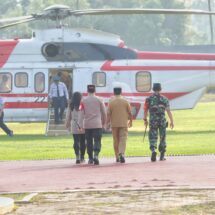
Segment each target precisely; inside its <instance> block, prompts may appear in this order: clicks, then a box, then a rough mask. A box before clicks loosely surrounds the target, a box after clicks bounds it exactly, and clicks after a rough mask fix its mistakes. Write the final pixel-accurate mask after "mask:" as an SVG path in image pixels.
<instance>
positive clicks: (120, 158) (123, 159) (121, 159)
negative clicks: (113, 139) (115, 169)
mask: <svg viewBox="0 0 215 215" xmlns="http://www.w3.org/2000/svg"><path fill="white" fill-rule="evenodd" d="M119 162H120V163H125V158H124V156H123V155H120V156H119Z"/></svg>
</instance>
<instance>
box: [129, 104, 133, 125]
mask: <svg viewBox="0 0 215 215" xmlns="http://www.w3.org/2000/svg"><path fill="white" fill-rule="evenodd" d="M132 120H133V117H132V114H131V106H130V104H129V103H128V127H129V128H131V127H132Z"/></svg>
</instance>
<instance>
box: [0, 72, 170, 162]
mask: <svg viewBox="0 0 215 215" xmlns="http://www.w3.org/2000/svg"><path fill="white" fill-rule="evenodd" d="M60 79H61V78H60V76H54V77H53V83H52V84H51V86H50V92H49V97H50V99H51V101H52V103H53V107H54V112H55V124H59V123H62V119H63V113H64V110H65V108H66V106H67V101H68V98H69V94H68V90H67V87H66V85H65V84H64V83H63V82H61V81H60ZM95 91H96V88H95V85H88V86H87V92H88V95H87V96H86V97H85V98H82V94H81V93H80V92H74V93H73V94H72V98H71V102H70V104H69V105H68V111H67V116H66V122H65V125H66V128H67V129H68V130H71V132H72V134H73V139H74V151H75V155H76V163H77V164H79V163H83V162H85V157H84V156H85V151H86V150H87V154H88V158H89V160H88V163H89V164H94V165H98V164H99V153H100V151H101V139H102V133H103V129H110V128H111V130H112V136H113V148H114V153H115V157H116V162H120V163H125V150H126V142H127V136H128V128H130V127H132V113H131V106H130V104H129V102H128V101H127V100H126V99H125V98H124V97H123V96H121V94H122V88H121V87H115V88H114V89H113V93H114V96H113V97H112V98H111V99H110V101H109V103H108V107H107V110H106V108H105V105H104V103H103V101H102V100H101V99H100V98H99V97H97V96H96V95H95ZM153 91H154V93H153V94H152V95H151V96H149V97H147V98H146V100H145V104H144V118H143V120H144V125H145V128H147V126H148V125H149V143H150V150H151V161H152V162H154V161H156V158H157V142H158V134H159V137H160V144H159V146H158V151H159V152H160V160H161V161H163V160H165V152H166V128H167V125H168V123H167V120H166V117H165V112H167V115H168V117H169V120H170V128H173V127H174V121H173V116H172V113H171V111H170V106H169V100H168V99H167V98H166V97H164V96H162V95H161V94H160V91H161V84H160V83H154V84H153ZM3 109H4V101H3V99H2V98H0V128H2V129H3V130H4V131H5V133H6V134H7V135H8V136H13V131H12V130H10V129H9V128H8V127H7V126H6V125H5V123H4V111H3ZM148 115H149V120H148Z"/></svg>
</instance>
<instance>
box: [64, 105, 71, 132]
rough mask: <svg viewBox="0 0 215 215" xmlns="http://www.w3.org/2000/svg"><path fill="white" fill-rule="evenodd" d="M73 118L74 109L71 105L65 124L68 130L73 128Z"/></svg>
mask: <svg viewBox="0 0 215 215" xmlns="http://www.w3.org/2000/svg"><path fill="white" fill-rule="evenodd" d="M71 120H72V110H71V108H70V107H69V108H68V110H67V113H66V120H65V125H66V128H67V129H68V130H70V129H71Z"/></svg>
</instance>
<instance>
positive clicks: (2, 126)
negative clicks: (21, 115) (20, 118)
mask: <svg viewBox="0 0 215 215" xmlns="http://www.w3.org/2000/svg"><path fill="white" fill-rule="evenodd" d="M0 128H1V129H2V130H3V131H4V132H5V133H6V134H10V132H11V130H10V129H9V128H8V127H7V126H6V125H5V123H4V112H2V114H1V117H0Z"/></svg>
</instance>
